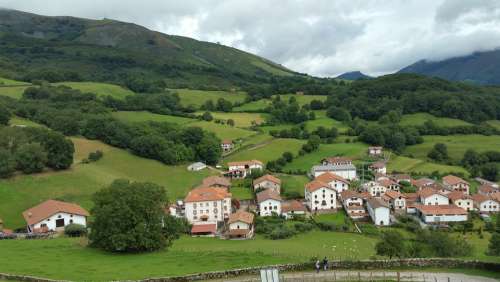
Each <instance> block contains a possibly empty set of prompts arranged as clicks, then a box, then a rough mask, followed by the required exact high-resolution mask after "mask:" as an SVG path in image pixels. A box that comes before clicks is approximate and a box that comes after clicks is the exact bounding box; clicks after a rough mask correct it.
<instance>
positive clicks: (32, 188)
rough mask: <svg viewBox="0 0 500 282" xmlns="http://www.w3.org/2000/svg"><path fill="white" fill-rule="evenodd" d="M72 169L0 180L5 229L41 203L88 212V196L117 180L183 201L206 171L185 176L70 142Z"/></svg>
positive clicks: (95, 145) (176, 169)
mask: <svg viewBox="0 0 500 282" xmlns="http://www.w3.org/2000/svg"><path fill="white" fill-rule="evenodd" d="M73 142H74V143H75V148H76V153H75V163H77V164H75V165H73V167H72V168H71V169H70V170H66V171H60V172H46V173H41V174H37V175H32V176H24V175H23V176H17V177H14V178H11V179H8V180H0V218H2V219H3V220H4V222H5V225H6V227H7V228H18V227H22V226H23V225H24V220H23V219H22V216H21V212H22V211H24V210H25V209H27V208H29V207H31V206H33V205H35V204H37V203H40V202H42V201H44V200H47V199H51V198H53V199H54V198H55V199H63V200H66V201H73V202H77V203H79V204H81V205H82V206H83V207H85V208H90V207H91V205H92V203H91V195H92V194H93V193H94V192H96V191H97V190H99V189H101V188H102V187H104V186H106V185H108V184H109V183H111V182H112V181H113V180H115V179H117V178H127V179H131V180H134V181H150V182H154V183H157V184H160V185H162V186H164V187H165V188H166V189H167V192H168V195H169V198H170V199H171V200H173V199H176V198H179V197H181V198H182V197H184V196H185V194H186V192H187V191H189V190H190V189H191V188H192V187H193V186H196V185H198V184H199V183H200V182H201V179H202V178H204V177H205V176H207V175H208V174H209V171H207V170H205V171H202V172H189V171H187V169H186V166H167V165H164V164H162V163H160V162H157V161H153V160H148V159H143V158H139V157H137V156H134V155H132V154H130V153H128V152H126V151H124V150H120V149H117V148H114V147H110V146H107V145H105V144H103V143H101V142H98V141H89V140H86V139H81V138H73ZM98 149H99V150H101V151H103V152H104V157H103V158H102V159H101V160H99V161H98V162H95V163H90V164H78V162H79V161H81V160H82V159H83V158H86V157H87V155H88V153H89V152H92V151H95V150H98Z"/></svg>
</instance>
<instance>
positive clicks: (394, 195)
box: [384, 190, 406, 199]
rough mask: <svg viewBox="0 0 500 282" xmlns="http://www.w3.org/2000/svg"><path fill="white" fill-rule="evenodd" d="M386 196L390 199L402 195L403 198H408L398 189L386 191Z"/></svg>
mask: <svg viewBox="0 0 500 282" xmlns="http://www.w3.org/2000/svg"><path fill="white" fill-rule="evenodd" d="M384 197H386V198H389V199H396V198H399V197H402V198H405V199H406V196H405V195H403V194H401V193H399V192H397V191H392V190H388V191H386V192H385V194H384Z"/></svg>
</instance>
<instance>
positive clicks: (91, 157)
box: [88, 150, 104, 162]
mask: <svg viewBox="0 0 500 282" xmlns="http://www.w3.org/2000/svg"><path fill="white" fill-rule="evenodd" d="M103 156H104V153H103V152H102V151H100V150H97V151H95V152H90V153H89V156H88V159H89V161H91V162H96V161H98V160H100V159H101V158H102V157H103Z"/></svg>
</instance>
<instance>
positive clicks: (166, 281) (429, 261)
mask: <svg viewBox="0 0 500 282" xmlns="http://www.w3.org/2000/svg"><path fill="white" fill-rule="evenodd" d="M405 267H424V268H431V267H439V268H442V269H448V268H468V269H481V270H487V271H494V272H500V263H496V262H485V261H479V260H460V259H444V258H415V259H400V260H359V261H347V260H346V261H340V260H337V261H331V262H329V269H339V270H344V269H355V270H375V269H394V268H405ZM267 268H277V269H278V270H279V271H281V272H287V271H288V272H289V271H305V270H310V271H312V270H313V269H314V263H313V262H307V263H296V264H279V265H269V266H259V267H248V268H240V269H232V270H226V271H213V272H204V273H197V274H190V275H184V276H172V277H158V278H146V279H143V280H138V281H140V282H186V281H200V280H211V279H225V278H231V277H237V276H242V275H258V274H259V273H260V270H261V269H267ZM0 279H4V280H16V281H28V282H66V281H69V280H52V279H46V278H40V277H34V276H24V275H14V274H6V273H0ZM129 281H130V280H129Z"/></svg>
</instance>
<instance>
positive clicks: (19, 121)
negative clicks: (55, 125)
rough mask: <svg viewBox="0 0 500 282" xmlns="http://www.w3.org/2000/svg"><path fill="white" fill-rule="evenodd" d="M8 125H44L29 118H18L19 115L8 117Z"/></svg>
mask: <svg viewBox="0 0 500 282" xmlns="http://www.w3.org/2000/svg"><path fill="white" fill-rule="evenodd" d="M9 125H17V126H33V127H40V126H44V125H41V124H39V123H36V122H33V121H31V120H29V119H25V118H20V117H16V116H13V117H11V118H10V120H9Z"/></svg>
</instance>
